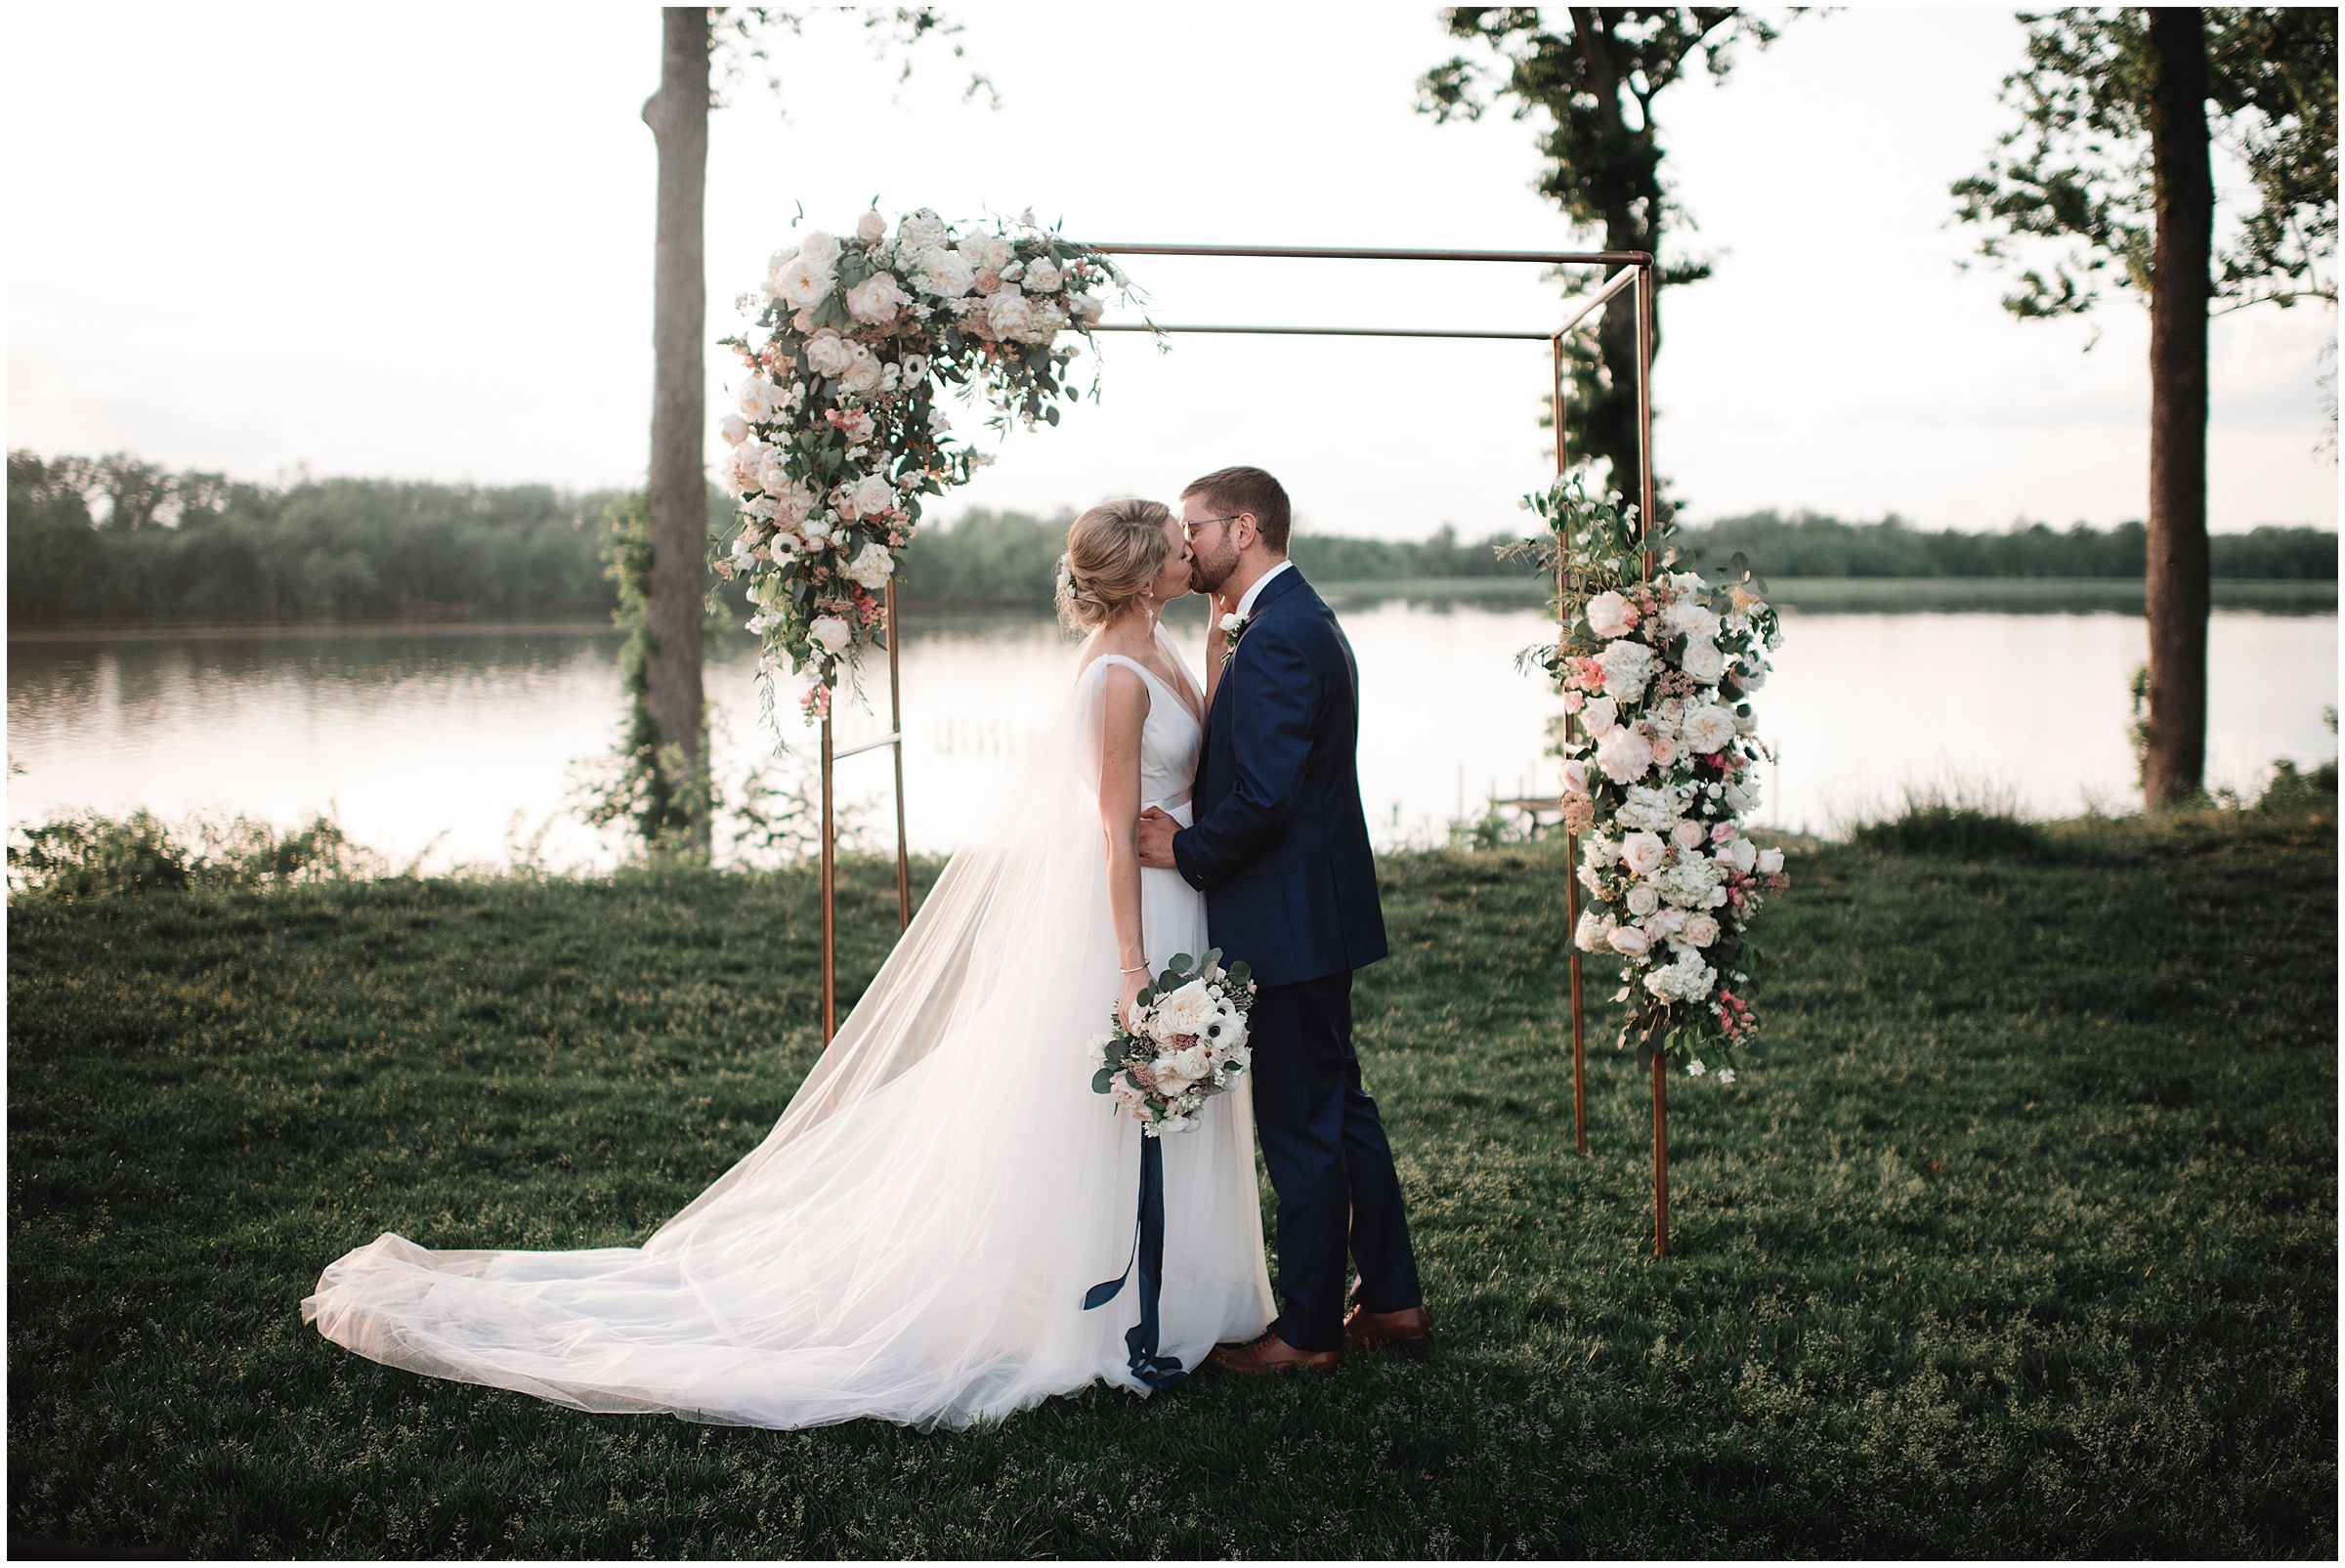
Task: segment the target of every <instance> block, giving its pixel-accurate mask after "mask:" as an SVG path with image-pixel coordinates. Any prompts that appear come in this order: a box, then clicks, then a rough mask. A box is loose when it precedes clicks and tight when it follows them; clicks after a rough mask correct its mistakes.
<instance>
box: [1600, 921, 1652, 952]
mask: <svg viewBox="0 0 2345 1568" xmlns="http://www.w3.org/2000/svg"><path fill="white" fill-rule="evenodd" d="M1604 940H1605V941H1607V942H1609V943H1611V944H1612V951H1613V952H1614V953H1617V954H1620V955H1621V956H1622V957H1624V958H1642V957H1643V956H1644V955H1645V954H1647V953H1649V952H1651V951H1652V946H1653V941H1652V938H1650V937H1648V936H1646V935H1645V934H1644V933H1643V932H1642V931H1640V930H1638V929H1637V928H1636V927H1635V926H1633V925H1616V926H1614V927H1613V928H1612V929H1611V930H1610V931H1609V932H1608V933H1606V934H1605V938H1604Z"/></svg>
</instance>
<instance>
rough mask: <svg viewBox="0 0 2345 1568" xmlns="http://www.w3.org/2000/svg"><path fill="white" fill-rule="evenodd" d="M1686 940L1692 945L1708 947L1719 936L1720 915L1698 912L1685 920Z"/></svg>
mask: <svg viewBox="0 0 2345 1568" xmlns="http://www.w3.org/2000/svg"><path fill="white" fill-rule="evenodd" d="M1684 936H1685V941H1686V942H1687V943H1688V944H1689V945H1690V946H1692V947H1696V948H1706V947H1708V946H1710V944H1711V943H1713V942H1716V941H1717V940H1718V937H1719V930H1718V916H1716V915H1714V914H1697V915H1694V916H1692V917H1691V918H1689V919H1688V920H1686V922H1685V932H1684Z"/></svg>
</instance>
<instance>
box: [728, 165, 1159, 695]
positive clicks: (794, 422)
mask: <svg viewBox="0 0 2345 1568" xmlns="http://www.w3.org/2000/svg"><path fill="white" fill-rule="evenodd" d="M1105 285H1113V286H1114V287H1116V288H1118V289H1119V290H1123V291H1125V292H1127V293H1129V292H1130V289H1129V285H1128V284H1127V282H1126V279H1125V277H1124V275H1123V274H1122V273H1121V272H1119V271H1118V270H1117V269H1116V266H1115V264H1114V263H1113V262H1111V261H1109V260H1108V259H1107V258H1106V257H1105V256H1104V255H1102V254H1100V253H1099V252H1098V251H1095V250H1091V249H1089V248H1087V247H1086V246H1082V245H1076V244H1070V243H1069V242H1067V241H1066V240H1064V239H1061V238H1060V237H1059V236H1058V234H1057V233H1055V232H1050V231H1045V230H1043V229H1040V228H1038V227H1036V225H1035V223H1034V215H1033V214H1032V213H1031V212H1029V213H1026V214H1024V215H1022V216H1021V217H1020V218H1019V220H1018V221H1017V222H1016V223H1015V224H1011V225H1002V226H991V225H982V224H977V225H963V226H961V227H959V228H955V227H953V226H951V225H949V224H947V223H946V222H945V221H944V220H943V219H941V218H939V217H937V215H936V214H935V213H933V212H930V211H928V210H926V209H925V208H923V209H921V210H920V211H917V212H915V213H912V214H910V215H908V216H907V217H905V218H904V220H903V221H902V222H901V223H899V224H897V225H896V227H895V230H894V232H893V233H890V232H889V230H888V226H887V221H886V220H885V219H884V218H882V217H881V216H880V215H879V214H878V213H876V212H867V213H865V214H864V215H863V216H862V218H861V219H859V220H857V222H856V224H855V228H854V231H853V232H852V233H848V234H845V235H834V234H831V233H826V232H824V231H822V230H819V229H818V230H813V231H810V232H809V233H807V234H806V235H805V236H804V237H803V238H801V239H800V240H799V241H798V243H796V244H795V245H790V246H787V247H785V248H784V249H781V250H778V251H776V252H774V255H773V259H772V262H771V264H770V267H769V270H768V272H767V275H766V279H765V283H764V285H763V287H762V288H761V289H760V290H759V291H758V292H757V293H754V294H745V295H743V296H742V297H741V299H740V301H739V303H740V305H741V308H742V309H743V311H744V312H745V313H753V314H754V322H753V324H752V326H751V327H750V328H746V329H744V330H743V331H742V332H741V333H739V334H737V335H735V336H732V337H728V338H725V339H723V341H724V342H725V343H726V344H727V345H729V346H730V347H731V348H732V349H733V350H734V351H735V352H736V353H737V354H739V355H740V357H741V360H742V363H743V365H744V366H745V367H746V370H747V372H748V373H747V375H746V377H744V379H743V381H742V383H741V387H740V391H739V401H740V411H739V412H737V413H734V414H730V415H728V416H726V418H725V419H724V421H723V423H722V425H721V427H720V429H721V431H722V434H723V436H724V438H725V441H726V442H727V443H728V444H729V445H730V446H731V448H732V449H731V451H730V452H729V453H728V454H727V455H726V457H725V459H724V461H723V462H722V463H721V464H720V465H719V468H718V474H719V478H720V481H721V483H722V484H723V485H724V487H725V488H726V489H727V490H729V491H731V492H732V494H733V496H734V498H735V502H736V504H737V506H738V507H739V509H740V514H741V524H742V527H741V531H740V532H739V533H738V534H737V535H736V536H735V537H734V539H733V545H732V551H731V555H730V557H729V558H726V559H720V560H719V561H718V563H717V571H718V572H720V573H721V574H723V575H726V576H735V575H746V576H747V577H748V579H749V600H750V603H751V604H753V605H754V606H755V607H756V614H754V615H753V616H751V618H750V620H749V623H748V625H749V630H751V631H753V632H756V633H758V634H760V635H761V636H762V637H763V638H764V641H765V654H764V659H763V661H762V665H761V670H760V673H770V672H771V671H773V670H774V669H776V668H777V667H781V666H787V667H789V668H791V669H804V670H807V671H809V672H810V673H811V674H812V676H813V683H812V685H811V686H810V687H809V689H808V691H807V693H806V696H805V699H804V701H803V705H804V707H805V709H806V713H807V715H808V717H809V718H820V717H822V716H824V715H825V714H828V713H829V712H830V710H831V690H832V688H834V687H835V686H836V685H837V682H838V674H839V669H840V667H841V665H842V664H846V663H849V662H850V661H851V660H852V659H853V658H854V657H855V656H856V654H857V652H858V651H859V650H861V649H863V648H865V647H868V646H870V645H871V644H872V643H873V642H874V641H875V640H877V638H878V637H879V636H880V634H881V630H882V628H881V627H880V624H879V622H880V620H881V618H882V614H881V613H882V606H883V602H884V601H883V599H882V595H883V593H884V591H885V589H886V587H887V581H888V578H890V577H891V576H893V575H894V574H895V572H896V570H897V568H898V565H899V564H900V562H901V559H902V552H903V550H904V547H905V546H906V545H908V544H910V543H911V542H912V537H913V534H914V532H915V531H916V530H917V525H918V522H919V517H920V497H921V496H923V495H942V494H943V493H944V492H945V491H946V490H947V489H949V488H951V487H954V486H956V485H964V484H966V483H968V480H969V477H970V475H971V474H972V473H973V472H974V471H975V470H977V469H978V468H980V467H982V466H984V464H985V463H987V462H989V461H991V459H990V458H988V457H987V456H986V455H985V454H984V453H982V452H979V451H977V450H975V449H974V448H972V447H969V446H966V445H957V444H955V443H954V442H953V441H952V440H951V423H952V422H951V420H950V418H949V417H948V416H947V414H946V412H945V409H944V407H943V405H942V404H941V403H939V402H938V401H937V388H938V384H939V383H940V382H942V383H949V384H952V385H956V386H975V387H977V388H979V389H981V390H982V391H983V392H984V394H985V395H986V397H987V398H988V400H989V401H990V402H991V403H993V404H994V406H995V408H996V409H997V410H998V411H999V412H998V417H997V419H996V421H995V422H996V423H997V424H998V425H1006V423H1007V421H1008V420H1009V418H1010V417H1012V416H1013V415H1014V416H1016V417H1018V418H1020V419H1022V420H1023V421H1024V422H1025V423H1026V424H1027V425H1028V426H1029V427H1031V426H1032V425H1033V424H1034V422H1035V420H1036V419H1037V418H1041V419H1045V420H1047V421H1048V422H1050V423H1052V424H1056V423H1057V422H1058V408H1057V406H1056V404H1055V402H1054V400H1056V399H1060V398H1067V397H1072V396H1074V395H1075V394H1074V393H1073V392H1071V391H1070V389H1069V387H1068V385H1067V381H1066V368H1067V363H1068V361H1069V360H1072V359H1074V357H1075V355H1076V352H1077V351H1076V349H1075V347H1074V346H1073V345H1071V344H1061V343H1060V342H1059V341H1058V340H1059V337H1060V335H1061V334H1062V333H1064V332H1067V331H1070V330H1071V331H1075V332H1080V333H1085V334H1088V332H1089V330H1090V328H1091V327H1092V326H1093V325H1094V324H1096V323H1097V321H1098V319H1099V317H1100V314H1101V312H1102V311H1103V310H1104V308H1105V307H1104V306H1103V305H1102V304H1101V302H1100V300H1099V298H1098V296H1097V295H1096V294H1094V293H1093V292H1091V291H1092V290H1094V289H1098V288H1101V287H1102V286H1105ZM760 333H761V334H762V335H760Z"/></svg>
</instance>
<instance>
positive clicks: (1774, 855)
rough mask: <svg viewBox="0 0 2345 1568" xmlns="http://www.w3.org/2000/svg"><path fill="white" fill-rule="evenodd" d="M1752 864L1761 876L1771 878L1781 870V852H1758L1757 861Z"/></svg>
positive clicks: (1769, 850) (1777, 850)
mask: <svg viewBox="0 0 2345 1568" xmlns="http://www.w3.org/2000/svg"><path fill="white" fill-rule="evenodd" d="M1752 864H1753V865H1754V866H1755V867H1756V868H1757V869H1758V872H1759V874H1760V875H1761V876H1773V875H1775V874H1776V873H1778V872H1780V871H1781V870H1782V869H1783V852H1782V851H1781V850H1779V849H1763V850H1761V851H1760V852H1759V858H1758V860H1756V861H1755V862H1753V863H1752Z"/></svg>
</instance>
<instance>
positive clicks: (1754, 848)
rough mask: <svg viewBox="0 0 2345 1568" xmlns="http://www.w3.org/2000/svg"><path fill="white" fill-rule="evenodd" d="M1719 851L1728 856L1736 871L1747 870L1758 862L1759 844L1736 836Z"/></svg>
mask: <svg viewBox="0 0 2345 1568" xmlns="http://www.w3.org/2000/svg"><path fill="white" fill-rule="evenodd" d="M1719 853H1720V854H1722V855H1726V856H1728V857H1730V858H1731V859H1732V860H1733V862H1734V869H1736V870H1738V871H1748V870H1749V869H1751V868H1753V867H1754V866H1757V865H1758V864H1759V846H1758V845H1756V844H1754V843H1752V842H1751V841H1750V840H1749V839H1747V838H1737V839H1736V840H1734V842H1732V843H1731V844H1728V845H1727V846H1726V848H1724V849H1722V850H1720V851H1719Z"/></svg>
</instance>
